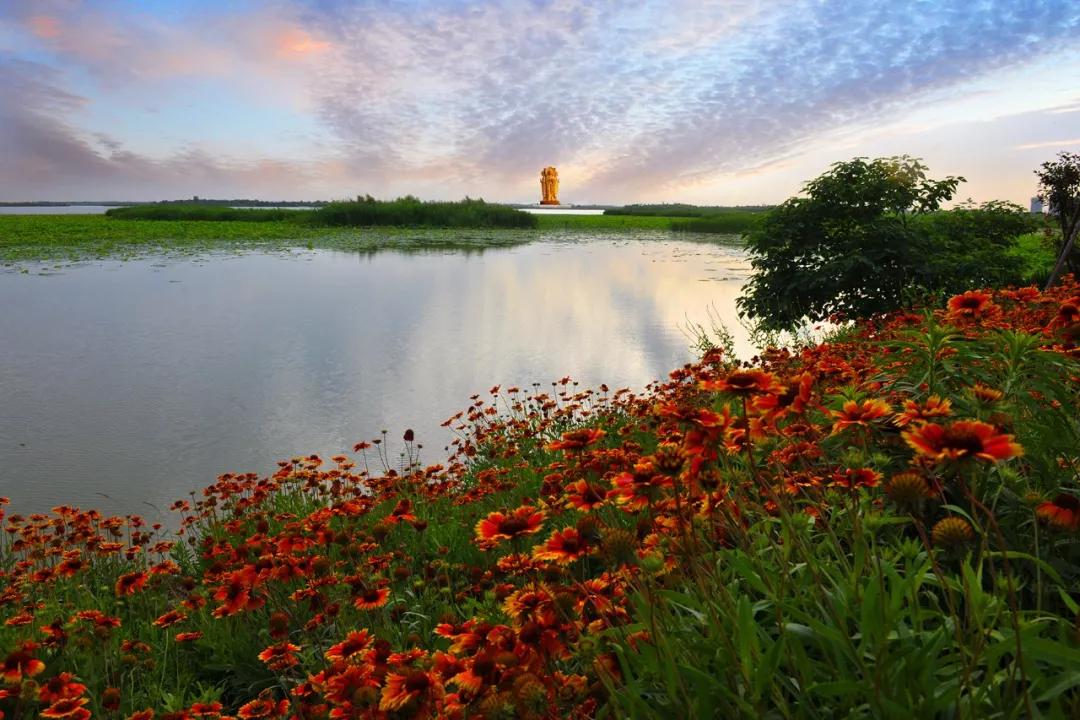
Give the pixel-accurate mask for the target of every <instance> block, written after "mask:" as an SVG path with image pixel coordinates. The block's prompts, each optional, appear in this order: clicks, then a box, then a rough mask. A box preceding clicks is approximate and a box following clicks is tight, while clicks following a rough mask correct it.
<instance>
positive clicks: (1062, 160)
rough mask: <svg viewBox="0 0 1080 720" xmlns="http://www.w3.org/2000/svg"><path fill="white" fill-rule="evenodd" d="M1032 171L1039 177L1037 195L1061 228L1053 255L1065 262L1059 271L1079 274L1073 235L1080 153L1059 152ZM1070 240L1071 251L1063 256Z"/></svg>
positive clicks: (1079, 205)
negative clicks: (1066, 270)
mask: <svg viewBox="0 0 1080 720" xmlns="http://www.w3.org/2000/svg"><path fill="white" fill-rule="evenodd" d="M1035 174H1036V175H1037V176H1038V178H1039V197H1040V198H1041V199H1042V200H1044V201H1045V202H1046V203H1047V204H1049V206H1050V212H1051V214H1052V215H1053V216H1054V217H1056V218H1057V222H1058V226H1059V228H1060V230H1061V236H1060V238H1059V239H1058V243H1057V245H1056V246H1055V248H1054V250H1055V255H1057V256H1058V257H1059V258H1060V259H1061V260H1063V261H1064V262H1063V266H1062V267H1061V268H1058V271H1059V272H1060V271H1061V270H1064V269H1068V271H1069V272H1073V273H1080V248H1078V247H1077V246H1076V235H1077V234H1078V233H1080V154H1077V153H1068V152H1061V153H1058V156H1057V159H1056V160H1053V161H1050V162H1045V163H1043V164H1042V166H1041V167H1040V168H1039V169H1038V170H1036V171H1035ZM1070 241H1071V242H1072V245H1071V246H1070V250H1069V252H1068V253H1067V254H1066V255H1065V256H1064V257H1062V253H1063V252H1064V251H1065V247H1066V246H1067V245H1069V243H1070Z"/></svg>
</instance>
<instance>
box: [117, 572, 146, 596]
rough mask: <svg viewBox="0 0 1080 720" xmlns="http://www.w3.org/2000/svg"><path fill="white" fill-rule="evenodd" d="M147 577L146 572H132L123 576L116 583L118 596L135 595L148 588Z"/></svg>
mask: <svg viewBox="0 0 1080 720" xmlns="http://www.w3.org/2000/svg"><path fill="white" fill-rule="evenodd" d="M146 578H147V575H146V573H144V572H132V573H127V574H125V575H121V576H120V578H119V579H118V580H117V581H116V594H117V595H134V594H135V593H137V592H138V591H140V590H142V589H143V588H144V587H145V586H146Z"/></svg>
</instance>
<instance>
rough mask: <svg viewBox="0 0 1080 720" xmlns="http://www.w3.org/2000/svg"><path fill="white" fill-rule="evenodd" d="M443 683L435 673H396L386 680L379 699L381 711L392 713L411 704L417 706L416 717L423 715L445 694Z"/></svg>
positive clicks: (412, 671)
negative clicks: (433, 702) (432, 703)
mask: <svg viewBox="0 0 1080 720" xmlns="http://www.w3.org/2000/svg"><path fill="white" fill-rule="evenodd" d="M444 692H445V691H444V690H443V686H442V683H441V682H439V678H438V677H437V676H436V675H435V674H434V673H429V672H424V671H423V670H410V671H409V672H408V673H407V674H401V673H394V674H392V675H389V676H388V677H387V678H386V685H385V686H384V687H383V689H382V696H381V697H380V699H379V710H382V711H383V712H392V711H396V710H401V709H403V708H404V707H405V706H406V705H409V704H410V703H411V704H413V705H415V706H416V710H415V712H414V713H413V714H414V715H420V714H422V711H423V710H426V709H428V708H429V707H430V704H431V702H432V701H433V700H436V699H438V698H441V697H442V696H443V694H444Z"/></svg>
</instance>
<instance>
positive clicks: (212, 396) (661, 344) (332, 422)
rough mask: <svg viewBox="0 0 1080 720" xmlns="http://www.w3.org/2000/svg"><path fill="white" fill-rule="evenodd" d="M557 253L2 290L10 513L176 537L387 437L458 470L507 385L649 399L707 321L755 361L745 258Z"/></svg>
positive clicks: (214, 261) (22, 279)
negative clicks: (463, 419)
mask: <svg viewBox="0 0 1080 720" xmlns="http://www.w3.org/2000/svg"><path fill="white" fill-rule="evenodd" d="M542 237H543V236H542ZM552 237H553V238H555V239H542V240H541V241H540V242H536V243H533V244H529V245H522V246H517V247H512V248H505V249H492V250H487V251H484V252H480V253H477V252H473V253H469V254H465V253H453V252H432V253H421V254H415V253H414V254H401V253H395V252H382V253H377V254H374V255H365V256H358V255H351V254H344V253H340V252H335V251H320V250H315V251H296V252H289V253H278V254H261V253H250V254H242V255H227V254H223V255H220V256H208V257H202V258H198V259H194V260H193V259H190V258H187V259H184V258H180V259H177V258H173V259H165V258H150V259H144V260H137V261H128V262H122V261H100V262H92V263H77V264H74V265H67V266H63V267H60V268H58V269H56V268H53V267H52V266H45V265H41V266H30V267H28V269H29V270H30V272H25V273H24V272H19V271H18V270H14V269H7V270H5V271H0V307H3V308H4V312H3V313H2V314H0V457H2V462H0V495H6V496H10V497H11V498H12V510H13V511H15V512H23V513H26V512H41V511H47V510H48V509H49V508H51V507H53V506H55V505H58V504H73V505H79V506H82V507H98V508H100V509H102V510H103V511H106V512H110V513H139V514H142V515H144V516H145V517H147V518H148V519H153V520H158V519H164V518H167V517H168V515H169V513H167V512H166V511H165V508H166V507H167V506H168V505H169V504H170V503H171V501H173V500H175V499H178V498H182V497H186V496H187V494H188V493H189V492H190V491H193V490H196V489H201V488H202V487H204V486H206V485H208V484H210V483H212V482H213V481H214V479H215V478H216V477H217V476H218V475H219V474H221V473H223V472H227V471H237V472H244V471H254V472H260V473H265V472H268V471H272V470H273V469H274V463H275V461H276V460H279V459H286V458H289V457H292V456H294V455H299V454H304V455H306V454H310V453H319V454H320V455H322V456H323V457H324V458H329V457H330V456H331V455H334V454H336V453H338V452H341V451H343V450H346V449H349V448H351V447H352V445H353V444H354V443H356V442H358V441H360V440H364V439H370V438H373V437H377V436H378V434H379V432H380V431H381V430H383V429H386V430H388V431H389V433H390V437H391V439H393V440H395V441H396V440H398V439H400V437H401V434H402V432H403V431H404V430H405V429H406V428H413V429H414V430H415V431H416V434H417V439H418V441H420V442H422V443H423V444H424V445H425V449H424V451H423V458H422V459H423V461H424V462H426V463H434V462H440V461H442V460H444V459H445V456H446V453H445V451H444V449H443V448H444V446H445V445H446V444H447V443H448V442H449V440H450V436H449V433H448V431H446V430H445V429H443V428H441V427H440V423H441V422H442V421H443V420H445V419H446V418H448V417H449V416H450V415H452V414H453V413H454V412H456V411H458V410H460V409H462V408H464V407H466V406H467V405H468V404H469V396H470V395H473V394H475V393H485V394H486V393H487V391H488V389H489V388H490V387H491V386H493V385H497V384H501V385H503V386H504V387H508V386H510V385H518V386H521V387H527V386H530V385H531V383H534V382H539V383H542V384H543V387H544V388H545V389H550V382H551V381H553V380H556V379H558V378H561V377H563V376H565V375H571V376H573V378H574V379H575V380H577V381H579V382H580V383H581V385H582V386H591V387H596V386H599V385H600V384H601V383H607V384H608V385H609V386H611V387H612V388H613V389H614V388H617V387H622V386H628V387H632V388H635V389H641V388H642V387H644V385H645V384H646V383H648V382H649V381H651V380H653V379H656V378H662V377H665V376H666V374H667V373H668V372H669V371H670V370H672V369H674V368H675V367H678V366H679V365H681V364H683V363H685V362H688V361H690V360H692V359H693V358H694V354H693V352H692V351H691V349H690V342H689V339H688V337H687V335H686V334H685V333H684V331H683V330H682V329H681V326H684V325H685V323H686V319H687V318H690V319H692V320H696V321H703V322H705V321H707V318H708V312H709V308H710V307H713V308H715V310H716V312H717V313H718V314H719V316H720V317H721V318H723V320H724V321H725V323H726V324H727V325H728V326H729V327H730V328H731V329H732V330H733V331H735V332H736V336H737V340H738V345H739V349H740V353H741V354H743V355H749V354H750V353H751V348H750V345H749V342H748V340H747V338H746V333H745V331H743V330H742V328H741V327H740V326H739V325H738V323H737V321H736V319H735V312H734V300H735V298H736V296H737V295H738V292H739V289H740V287H741V286H742V284H743V282H744V281H745V278H746V276H747V274H748V270H749V267H748V263H747V260H746V258H745V255H744V252H743V250H742V248H741V247H739V246H737V245H723V244H716V243H715V242H692V241H685V240H681V239H680V240H673V239H671V235H670V234H668V233H652V234H650V233H640V232H639V233H633V234H630V233H627V234H612V233H605V234H597V235H594V236H590V235H589V234H587V233H575V234H574V235H573V238H575V239H572V240H568V239H566V236H565V235H563V236H552ZM560 237H561V238H562V239H557V238H560ZM714 239H715V238H714ZM157 509H160V512H159V511H158V510H157Z"/></svg>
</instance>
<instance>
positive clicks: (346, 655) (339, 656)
mask: <svg viewBox="0 0 1080 720" xmlns="http://www.w3.org/2000/svg"><path fill="white" fill-rule="evenodd" d="M371 642H372V637H371V634H370V633H369V632H368V631H367V630H353V631H351V632H350V633H349V634H348V635H346V636H345V639H344V640H342V641H341V642H339V643H338V644H337V645H331V646H330V649H328V650H327V651H326V653H325V657H326V659H327V660H329V661H330V662H344V661H347V660H349V659H350V658H352V657H354V656H356V655H358V654H360V653H362V652H364V651H365V650H367V649H368V648H369V647H371ZM358 659H359V658H358Z"/></svg>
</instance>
